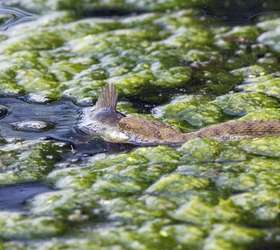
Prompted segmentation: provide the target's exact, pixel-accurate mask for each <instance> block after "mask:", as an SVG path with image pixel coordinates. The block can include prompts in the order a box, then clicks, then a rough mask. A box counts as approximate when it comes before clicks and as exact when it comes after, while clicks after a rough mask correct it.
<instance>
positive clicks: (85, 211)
mask: <svg viewBox="0 0 280 250" xmlns="http://www.w3.org/2000/svg"><path fill="white" fill-rule="evenodd" d="M1 3H5V4H6V5H8V4H9V3H11V6H10V7H13V6H16V7H17V8H22V9H24V10H27V11H30V12H34V13H36V14H37V15H38V16H37V17H36V20H33V21H30V22H27V23H24V24H19V25H16V26H14V27H11V28H10V29H8V30H7V31H5V32H2V33H1V34H0V58H1V60H0V92H1V95H2V96H3V97H1V98H4V97H5V98H6V97H7V96H9V97H12V98H20V99H21V100H23V101H24V102H26V104H25V105H26V106H28V105H27V104H28V103H30V105H31V104H33V103H36V105H40V107H42V109H41V110H42V112H43V110H44V106H45V107H49V106H50V105H52V104H53V103H56V102H60V101H61V100H62V99H63V98H70V99H71V100H73V102H74V103H75V104H77V105H80V106H84V105H90V104H92V103H94V102H95V101H96V99H97V97H98V95H99V93H100V91H101V89H102V87H103V86H105V85H106V84H107V83H114V84H115V85H116V87H117V89H118V92H119V94H120V99H121V100H122V102H120V103H119V104H118V110H120V111H121V112H123V113H126V114H134V115H138V116H140V117H145V118H148V119H158V120H160V121H162V122H165V123H166V124H169V125H172V126H173V127H174V128H177V129H179V130H181V131H182V132H189V131H193V130H196V129H199V128H202V127H205V126H207V125H211V124H219V123H221V122H224V121H227V120H234V119H240V120H246V121H253V120H264V121H269V120H274V121H275V120H280V101H279V99H280V73H279V72H280V71H279V58H280V57H279V56H280V43H279V41H280V15H278V13H277V10H278V9H280V4H279V3H277V1H272V0H271V1H270V0H269V1H246V4H244V3H242V1H227V4H225V5H224V6H223V3H222V2H221V1H218V0H196V1H195V0H161V1H153V0H137V1H136V0H135V1H134V0H120V1H114V0H108V1H102V0H81V1H74V0H73V1H71V0H48V1H36V0H13V1H1ZM254 10H255V11H256V12H254ZM239 15H240V17H242V20H241V19H236V18H237V17H238V16H239ZM244 16H245V18H244ZM222 17H227V18H226V19H225V18H222ZM250 17H253V18H250ZM1 98H0V99H1ZM19 103H20V102H19ZM1 104H2V105H1V106H0V116H1V118H3V120H4V119H5V117H8V116H9V115H12V114H13V109H12V108H9V106H7V105H5V102H3V101H2V102H1ZM80 108H81V109H82V107H80ZM28 112H29V111H28V110H26V113H27V114H28ZM60 116H63V114H61V113H60ZM18 122H21V121H18ZM0 123H1V120H0ZM25 124H26V123H25ZM33 125H34V124H33ZM37 125H38V124H37ZM39 125H40V124H39ZM39 125H38V126H39ZM53 125H54V126H55V124H53ZM0 135H1V137H0V189H1V188H2V190H4V189H7V186H9V187H12V186H11V185H16V186H17V185H19V184H22V183H30V182H32V183H43V184H44V185H47V186H48V187H49V188H50V191H48V189H46V190H45V191H44V192H42V193H40V194H38V193H34V195H33V196H32V197H29V199H27V200H26V201H25V203H24V204H22V206H23V208H22V209H20V210H12V209H5V208H4V209H2V210H1V211H0V249H1V250H2V249H3V250H5V249H8V250H10V249H11V250H25V249H27V250H29V249H30V250H33V249H34V250H35V249H43V250H60V249H61V250H62V249H68V250H76V249H81V250H95V249H96V250H158V249H160V250H171V249H172V250H185V249H186V250H274V249H275V250H276V249H280V151H279V148H280V138H278V137H264V138H255V139H242V140H235V141H229V142H221V141H217V140H214V139H199V138H198V139H194V140H191V141H188V142H186V143H185V144H184V145H182V146H180V147H168V146H157V147H138V148H134V149H132V150H126V151H124V152H106V153H99V154H95V155H94V154H87V155H83V157H78V158H75V157H74V156H73V154H75V150H76V149H75V148H73V147H72V146H71V145H69V144H68V143H65V142H61V141H56V140H42V139H40V138H38V137H37V138H36V139H28V140H25V139H24V138H18V137H15V138H12V137H9V138H7V136H5V134H4V133H3V131H2V130H1V131H0ZM36 185H37V184H36ZM36 185H35V186H36ZM7 190H9V189H7ZM0 193H1V194H3V191H2V192H0ZM7 195H8V194H7ZM0 203H1V197H0ZM1 208H3V204H2V203H1Z"/></svg>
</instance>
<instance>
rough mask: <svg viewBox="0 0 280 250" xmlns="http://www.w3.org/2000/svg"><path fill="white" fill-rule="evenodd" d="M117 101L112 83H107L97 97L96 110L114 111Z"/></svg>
mask: <svg viewBox="0 0 280 250" xmlns="http://www.w3.org/2000/svg"><path fill="white" fill-rule="evenodd" d="M117 101H118V94H117V91H116V87H115V85H114V84H113V83H109V84H107V85H106V86H105V87H104V88H103V90H102V92H101V94H100V96H99V97H98V100H97V102H96V109H103V108H107V109H111V110H113V111H116V107H117Z"/></svg>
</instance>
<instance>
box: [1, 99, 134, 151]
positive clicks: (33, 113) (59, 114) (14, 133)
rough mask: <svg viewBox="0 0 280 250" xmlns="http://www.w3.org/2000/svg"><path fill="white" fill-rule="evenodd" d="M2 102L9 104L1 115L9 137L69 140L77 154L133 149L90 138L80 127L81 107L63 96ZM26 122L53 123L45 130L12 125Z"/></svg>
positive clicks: (5, 137) (2, 128)
mask: <svg viewBox="0 0 280 250" xmlns="http://www.w3.org/2000/svg"><path fill="white" fill-rule="evenodd" d="M0 105H3V106H5V107H7V110H8V111H7V113H6V114H5V115H3V117H2V118H0V134H1V136H2V137H3V138H4V139H6V140H11V139H13V138H18V139H21V140H34V139H54V140H57V141H63V142H66V143H69V144H71V145H72V146H73V148H74V149H75V150H76V152H77V154H90V155H94V154H96V153H101V152H120V151H123V150H127V149H128V148H130V147H129V146H124V145H115V144H111V143H107V142H104V141H103V140H102V139H100V138H94V139H93V138H90V137H88V136H86V135H84V134H82V133H80V132H79V131H78V130H77V129H76V126H77V123H78V122H79V119H80V117H81V114H82V108H81V107H79V106H77V105H75V104H74V103H73V102H72V101H71V100H67V99H62V100H61V101H59V102H53V103H50V104H38V103H29V102H26V101H24V100H22V99H19V98H13V97H1V98H0ZM26 121H41V122H45V123H47V124H50V125H51V126H49V127H48V128H47V129H42V130H37V131H36V130H35V131H32V130H26V129H25V130H18V129H16V128H15V127H14V126H13V124H14V123H18V122H26Z"/></svg>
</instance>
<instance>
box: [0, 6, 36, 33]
mask: <svg viewBox="0 0 280 250" xmlns="http://www.w3.org/2000/svg"><path fill="white" fill-rule="evenodd" d="M0 15H2V16H3V19H4V20H5V21H4V23H3V24H2V25H0V30H7V29H9V28H10V27H12V26H14V25H17V24H20V23H24V22H29V21H32V20H34V19H35V18H36V16H35V15H34V14H32V13H29V12H27V11H24V10H20V9H17V8H9V7H0Z"/></svg>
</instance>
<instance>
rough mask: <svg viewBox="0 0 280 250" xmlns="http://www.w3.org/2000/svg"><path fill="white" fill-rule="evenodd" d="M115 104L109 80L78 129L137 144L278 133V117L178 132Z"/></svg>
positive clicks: (279, 123) (175, 143) (175, 142)
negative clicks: (128, 112) (128, 114)
mask: <svg viewBox="0 0 280 250" xmlns="http://www.w3.org/2000/svg"><path fill="white" fill-rule="evenodd" d="M116 104H117V94H116V90H115V87H114V85H113V84H110V85H108V86H107V87H106V88H105V89H104V90H103V92H102V94H101V95H100V97H99V99H98V101H97V103H96V106H95V108H93V109H91V108H90V109H87V110H86V111H85V112H84V116H83V118H82V122H81V124H80V126H79V128H80V130H82V131H83V132H85V133H86V134H90V135H98V136H101V137H103V139H104V140H106V141H109V142H117V143H130V144H135V145H140V146H149V145H181V144H183V143H184V142H186V141H188V140H191V139H194V138H217V139H220V140H232V139H236V138H240V137H242V138H244V137H245V138H248V137H249V138H250V137H262V136H276V135H280V121H229V122H224V123H221V124H217V125H212V126H209V127H206V128H202V129H200V130H198V131H196V132H190V133H181V132H179V131H177V130H175V129H173V128H172V127H170V126H168V125H166V124H164V123H162V122H159V121H151V120H146V119H143V118H140V117H135V116H124V115H123V114H121V113H119V112H117V111H116Z"/></svg>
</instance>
